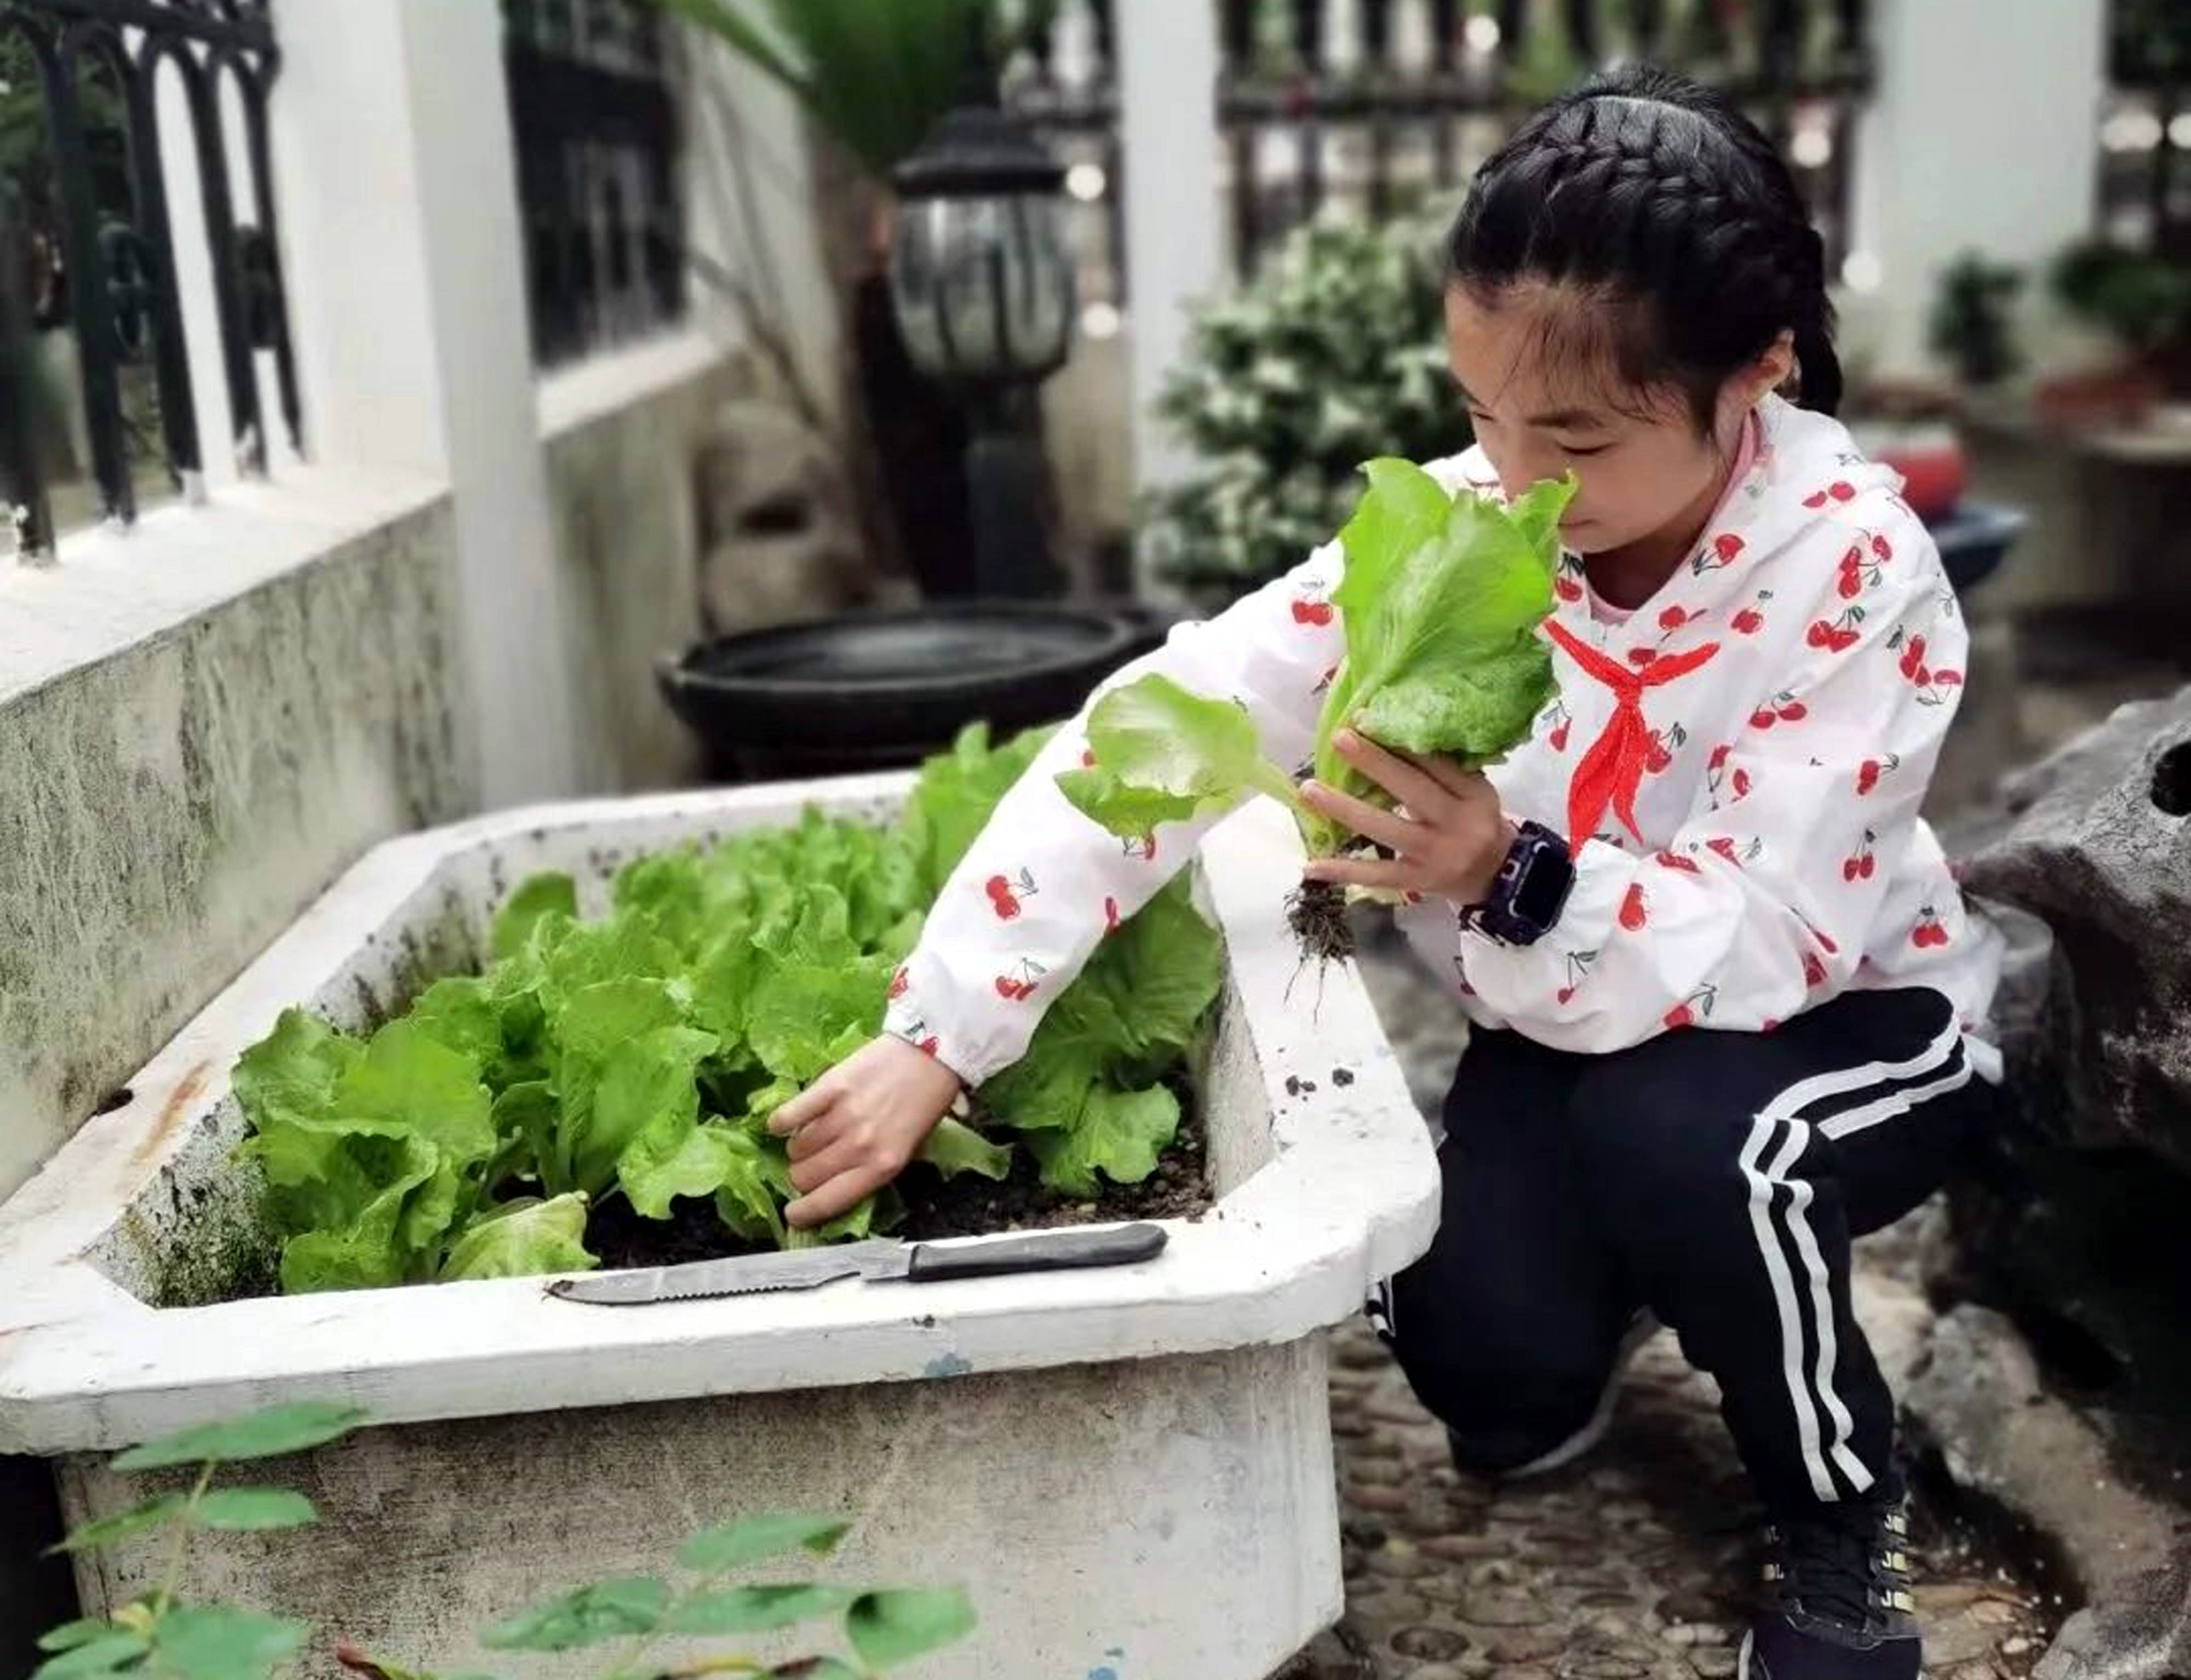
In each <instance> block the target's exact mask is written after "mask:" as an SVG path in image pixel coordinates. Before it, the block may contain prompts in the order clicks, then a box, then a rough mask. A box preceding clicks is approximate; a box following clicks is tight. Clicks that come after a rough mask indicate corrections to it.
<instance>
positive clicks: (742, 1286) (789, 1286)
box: [548, 1238, 905, 1307]
mask: <svg viewBox="0 0 2191 1680" xmlns="http://www.w3.org/2000/svg"><path fill="white" fill-rule="evenodd" d="M904 1248H905V1245H904V1244H902V1243H896V1242H892V1241H891V1240H890V1239H887V1238H875V1239H870V1240H868V1241H867V1242H864V1243H845V1244H839V1245H838V1246H836V1247H834V1248H823V1249H805V1250H798V1251H796V1252H794V1253H790V1254H755V1255H743V1256H739V1257H738V1258H737V1259H735V1260H703V1261H696V1262H693V1263H691V1264H689V1265H684V1266H657V1267H653V1268H652V1269H651V1270H648V1271H643V1272H608V1273H602V1274H600V1276H598V1277H590V1278H559V1279H556V1280H555V1282H554V1283H552V1284H549V1285H548V1292H549V1294H550V1295H553V1296H560V1297H561V1299H563V1300H565V1301H585V1302H588V1303H589V1304H590V1305H593V1306H596V1307H645V1306H647V1305H649V1304H651V1303H652V1302H654V1301H697V1300H702V1299H704V1298H706V1297H709V1296H726V1295H763V1294H769V1293H773V1292H776V1291H778V1290H811V1289H819V1288H820V1287H821V1286H822V1284H834V1283H835V1282H837V1281H838V1280H839V1279H844V1278H872V1277H886V1276H888V1275H890V1274H891V1273H892V1272H894V1271H896V1272H902V1271H903V1270H904V1257H903V1255H904Z"/></svg>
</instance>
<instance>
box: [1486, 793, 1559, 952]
mask: <svg viewBox="0 0 2191 1680" xmlns="http://www.w3.org/2000/svg"><path fill="white" fill-rule="evenodd" d="M1574 880H1575V868H1574V857H1573V856H1572V855H1571V854H1570V853H1569V852H1568V843H1567V842H1566V841H1565V840H1562V839H1561V838H1560V837H1559V836H1558V835H1557V834H1554V833H1553V832H1552V831H1551V829H1547V828H1545V826H1544V825H1543V824H1542V823H1523V824H1522V829H1521V832H1520V833H1518V834H1516V835H1515V836H1514V844H1513V845H1512V846H1509V847H1508V848H1507V850H1506V860H1505V862H1504V863H1501V864H1500V866H1499V873H1498V874H1497V875H1496V876H1495V877H1494V878H1493V880H1492V883H1491V891H1489V892H1488V894H1486V895H1485V897H1484V900H1483V902H1482V903H1481V904H1471V905H1470V906H1468V907H1467V908H1465V909H1464V910H1463V911H1462V912H1461V913H1460V925H1462V926H1463V927H1465V928H1466V929H1468V930H1469V931H1471V932H1473V933H1480V934H1482V936H1483V937H1485V938H1487V939H1491V940H1494V941H1496V942H1497V943H1500V944H1501V945H1534V944H1535V943H1537V942H1538V941H1539V939H1542V938H1543V937H1545V935H1546V934H1547V933H1550V932H1551V931H1552V928H1553V926H1554V925H1555V924H1556V923H1557V922H1558V920H1559V919H1560V912H1561V911H1562V910H1564V909H1565V908H1567V903H1568V894H1569V893H1571V892H1573V891H1574Z"/></svg>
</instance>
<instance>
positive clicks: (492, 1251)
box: [441, 1195, 600, 1284]
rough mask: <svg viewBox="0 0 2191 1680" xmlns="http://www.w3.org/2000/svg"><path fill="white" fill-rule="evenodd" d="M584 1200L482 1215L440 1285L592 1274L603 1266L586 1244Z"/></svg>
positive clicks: (511, 1205)
mask: <svg viewBox="0 0 2191 1680" xmlns="http://www.w3.org/2000/svg"><path fill="white" fill-rule="evenodd" d="M585 1231H586V1199H585V1198H584V1197H583V1196H579V1195H568V1196H557V1197H555V1199H552V1200H550V1201H544V1202H543V1201H541V1200H539V1199H537V1198H532V1199H525V1200H521V1201H515V1202H507V1203H504V1204H503V1205H502V1206H500V1207H498V1208H493V1209H491V1210H488V1211H487V1212H486V1213H484V1214H482V1215H481V1216H479V1217H478V1218H477V1219H475V1220H474V1221H473V1222H472V1223H471V1224H470V1225H469V1227H467V1228H466V1229H465V1232H464V1235H463V1236H461V1237H459V1238H458V1239H457V1240H456V1242H455V1243H454V1244H452V1245H451V1246H450V1249H449V1257H448V1258H447V1260H446V1261H443V1262H442V1264H441V1281H442V1282H443V1283H445V1284H452V1283H458V1282H461V1281H463V1280H464V1279H467V1278H529V1277H532V1276H533V1275H534V1274H536V1273H542V1272H590V1271H592V1270H593V1269H594V1268H595V1267H596V1266H598V1265H600V1261H599V1260H598V1259H596V1258H595V1256H593V1255H592V1254H590V1253H589V1252H588V1251H587V1249H586V1244H585Z"/></svg>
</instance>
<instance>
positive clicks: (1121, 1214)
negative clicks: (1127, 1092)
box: [586, 1115, 1210, 1271]
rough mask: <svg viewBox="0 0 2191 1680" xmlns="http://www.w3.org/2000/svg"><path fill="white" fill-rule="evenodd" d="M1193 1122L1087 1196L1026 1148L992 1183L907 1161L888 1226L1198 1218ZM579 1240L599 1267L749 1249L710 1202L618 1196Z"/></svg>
mask: <svg viewBox="0 0 2191 1680" xmlns="http://www.w3.org/2000/svg"><path fill="white" fill-rule="evenodd" d="M1203 1156H1204V1151H1203V1139H1202V1130H1201V1127H1200V1126H1199V1125H1198V1124H1197V1122H1196V1121H1195V1119H1193V1117H1192V1115H1188V1116H1187V1117H1184V1118H1182V1119H1181V1121H1180V1127H1179V1136H1178V1137H1177V1138H1176V1139H1175V1140H1174V1142H1173V1143H1172V1146H1171V1148H1169V1149H1167V1150H1165V1151H1164V1153H1163V1154H1162V1155H1161V1156H1159V1157H1158V1160H1157V1170H1156V1171H1155V1172H1154V1173H1153V1174H1152V1175H1151V1176H1149V1177H1148V1178H1147V1179H1146V1180H1145V1181H1143V1182H1141V1183H1139V1184H1116V1185H1107V1187H1105V1188H1104V1189H1103V1190H1102V1191H1101V1193H1099V1194H1098V1195H1096V1197H1095V1198H1094V1199H1092V1200H1086V1201H1082V1200H1077V1199H1074V1198H1073V1197H1071V1196H1067V1195H1065V1194H1063V1193H1061V1192H1058V1191H1056V1190H1052V1189H1050V1187H1047V1186H1046V1185H1044V1183H1043V1182H1042V1181H1041V1180H1040V1178H1039V1177H1038V1176H1037V1175H1036V1169H1035V1164H1034V1157H1033V1155H1031V1154H1030V1153H1027V1150H1025V1149H1019V1150H1016V1151H1015V1152H1014V1159H1013V1165H1012V1171H1011V1175H1010V1177H1008V1178H1005V1179H1004V1180H1003V1181H1002V1182H992V1181H991V1180H989V1179H986V1178H982V1177H979V1176H976V1175H975V1174H973V1173H961V1174H960V1175H959V1176H958V1177H957V1178H954V1179H946V1178H945V1177H944V1176H942V1174H941V1173H939V1172H937V1171H936V1169H935V1168H933V1167H930V1166H926V1165H921V1164H919V1163H915V1164H914V1165H913V1166H912V1167H911V1168H909V1169H908V1170H907V1172H906V1174H905V1176H903V1177H902V1178H901V1179H899V1180H898V1184H897V1187H898V1190H899V1193H901V1194H902V1196H903V1197H904V1198H905V1207H906V1213H905V1218H904V1220H903V1221H902V1222H901V1223H900V1224H899V1225H898V1227H897V1228H896V1230H895V1231H893V1232H892V1233H891V1235H893V1236H897V1237H903V1238H905V1239H908V1240H909V1241H919V1240H920V1239H925V1238H931V1237H972V1236H979V1235H982V1234H983V1233H987V1232H991V1231H1022V1230H1036V1229H1040V1228H1042V1227H1047V1226H1053V1225H1094V1224H1108V1223H1111V1222H1113V1221H1126V1220H1135V1219H1198V1218H1200V1217H1201V1216H1203V1215H1204V1213H1206V1212H1208V1211H1209V1206H1210V1195H1209V1183H1208V1182H1207V1178H1206V1176H1205V1174H1204V1159H1203ZM586 1246H587V1247H588V1248H589V1249H591V1250H593V1251H594V1252H595V1254H597V1255H599V1256H600V1261H601V1267H602V1269H603V1270H605V1271H609V1270H615V1269H618V1268H622V1267H638V1266H676V1265H681V1264H683V1263H684V1262H685V1261H692V1260H719V1259H721V1258H723V1257H725V1256H730V1255H740V1254H753V1253H756V1252H761V1251H763V1250H757V1249H756V1248H755V1247H754V1245H753V1244H749V1243H743V1242H740V1241H739V1240H738V1239H737V1238H736V1237H733V1236H732V1235H731V1233H730V1232H729V1231H727V1230H726V1229H725V1228H724V1227H723V1223H722V1222H721V1221H720V1219H718V1218H717V1217H716V1216H715V1208H714V1203H712V1202H709V1201H692V1200H686V1201H680V1202H679V1203H678V1204H676V1206H675V1208H674V1210H673V1212H672V1215H671V1216H670V1217H669V1218H668V1219H642V1218H640V1216H639V1215H637V1214H636V1213H634V1212H633V1211H632V1210H631V1204H629V1203H628V1202H626V1201H625V1200H624V1199H623V1198H622V1197H621V1196H618V1197H614V1198H612V1199H610V1200H608V1201H606V1202H604V1203H602V1204H600V1206H599V1207H597V1208H595V1210H594V1211H593V1215H592V1216H591V1217H590V1218H589V1219H588V1221H587V1222H586Z"/></svg>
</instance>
